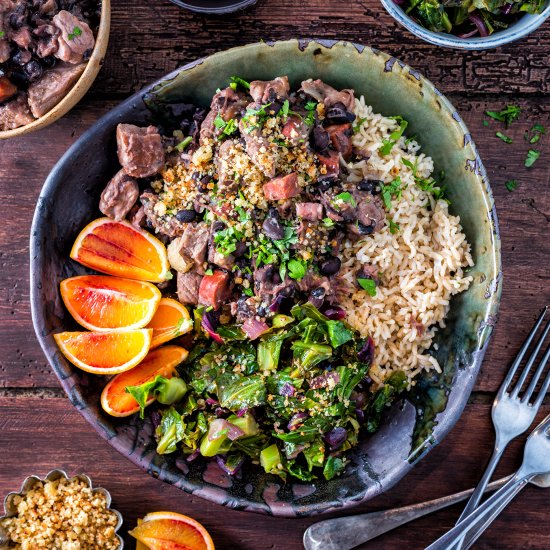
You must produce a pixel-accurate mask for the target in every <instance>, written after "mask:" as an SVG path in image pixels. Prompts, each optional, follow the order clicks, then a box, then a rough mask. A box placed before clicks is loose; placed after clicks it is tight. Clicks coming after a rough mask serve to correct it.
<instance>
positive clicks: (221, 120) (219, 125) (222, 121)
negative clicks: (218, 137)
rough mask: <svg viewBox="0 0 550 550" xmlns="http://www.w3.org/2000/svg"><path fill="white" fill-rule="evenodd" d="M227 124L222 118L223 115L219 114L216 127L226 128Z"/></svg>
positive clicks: (215, 122)
mask: <svg viewBox="0 0 550 550" xmlns="http://www.w3.org/2000/svg"><path fill="white" fill-rule="evenodd" d="M226 124H227V122H225V120H224V119H223V118H222V117H221V115H220V114H219V113H218V114H217V116H216V118H215V119H214V126H215V127H216V128H218V129H221V128H225V126H226Z"/></svg>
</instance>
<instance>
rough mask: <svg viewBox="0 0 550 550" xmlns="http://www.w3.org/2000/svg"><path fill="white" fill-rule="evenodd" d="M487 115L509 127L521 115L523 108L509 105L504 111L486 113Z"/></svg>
mask: <svg viewBox="0 0 550 550" xmlns="http://www.w3.org/2000/svg"><path fill="white" fill-rule="evenodd" d="M485 114H486V115H487V116H489V117H491V118H493V119H494V120H498V121H499V122H504V123H505V124H506V126H507V127H508V126H510V124H512V122H514V120H517V119H518V118H519V116H520V115H521V107H518V106H517V105H507V106H506V108H505V109H502V111H485Z"/></svg>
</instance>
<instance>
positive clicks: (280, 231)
mask: <svg viewBox="0 0 550 550" xmlns="http://www.w3.org/2000/svg"><path fill="white" fill-rule="evenodd" d="M262 231H263V232H264V233H265V234H266V236H267V237H269V238H270V239H273V240H274V241H279V240H281V239H282V238H283V237H284V236H285V229H284V227H283V226H282V225H281V222H280V221H279V213H278V212H277V210H276V209H275V208H270V209H269V213H268V214H267V217H266V219H265V220H264V223H263V224H262Z"/></svg>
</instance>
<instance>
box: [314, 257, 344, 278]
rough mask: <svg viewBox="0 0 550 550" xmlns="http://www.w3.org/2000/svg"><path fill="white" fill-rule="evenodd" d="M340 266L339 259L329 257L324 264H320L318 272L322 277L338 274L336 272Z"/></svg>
mask: <svg viewBox="0 0 550 550" xmlns="http://www.w3.org/2000/svg"><path fill="white" fill-rule="evenodd" d="M341 266H342V262H341V261H340V258H338V257H336V256H331V257H330V258H328V259H326V260H325V261H324V262H321V265H320V266H319V271H320V272H321V273H322V274H323V275H335V274H336V273H338V271H340V267H341Z"/></svg>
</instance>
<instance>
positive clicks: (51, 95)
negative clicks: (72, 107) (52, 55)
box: [29, 63, 86, 118]
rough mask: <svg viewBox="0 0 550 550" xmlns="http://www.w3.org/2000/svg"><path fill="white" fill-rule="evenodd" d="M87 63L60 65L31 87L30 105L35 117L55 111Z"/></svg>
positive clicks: (47, 72)
mask: <svg viewBox="0 0 550 550" xmlns="http://www.w3.org/2000/svg"><path fill="white" fill-rule="evenodd" d="M85 67H86V63H81V64H80V65H58V66H57V67H56V68H55V69H51V70H49V71H46V72H45V73H44V76H43V77H42V78H41V79H40V80H38V81H36V82H34V83H33V84H31V85H30V86H29V105H30V108H31V111H32V114H33V115H34V116H35V117H37V118H38V117H41V116H43V115H45V114H46V113H47V112H48V111H50V110H51V109H53V108H54V107H55V106H56V105H57V104H58V103H59V102H60V101H61V99H63V97H65V96H66V95H67V92H68V91H69V90H70V89H71V88H72V87H73V85H74V83H75V82H76V81H77V80H78V79H79V78H80V75H81V74H82V73H83V72H84V68H85Z"/></svg>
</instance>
